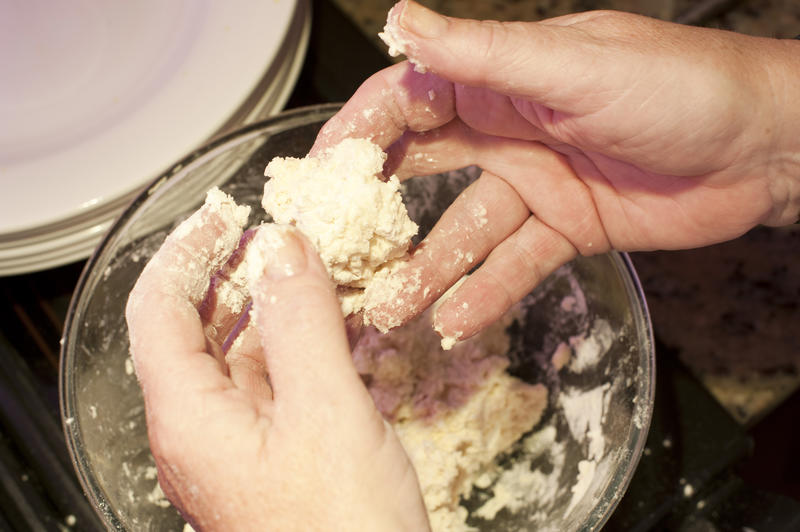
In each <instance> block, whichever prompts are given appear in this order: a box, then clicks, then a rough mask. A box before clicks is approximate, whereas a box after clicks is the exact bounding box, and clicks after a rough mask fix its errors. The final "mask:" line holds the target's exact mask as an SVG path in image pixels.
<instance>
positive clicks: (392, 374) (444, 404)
mask: <svg viewBox="0 0 800 532" xmlns="http://www.w3.org/2000/svg"><path fill="white" fill-rule="evenodd" d="M430 314H431V311H430V310H429V311H428V312H427V313H425V314H424V315H423V316H421V317H420V318H417V319H416V320H413V321H411V322H409V323H408V324H406V325H404V326H403V327H400V328H398V329H395V330H393V331H390V332H389V333H387V334H381V333H379V332H378V331H377V330H376V329H368V330H366V331H365V332H364V334H363V337H362V339H361V341H360V342H359V343H358V345H357V346H356V347H355V349H354V351H353V361H354V363H355V366H356V369H357V370H358V372H359V374H361V375H362V378H363V379H364V381H365V383H366V384H367V388H368V390H369V392H370V394H371V395H372V397H373V400H374V402H375V405H376V406H377V408H378V410H379V411H380V412H381V413H382V414H383V416H384V417H385V418H386V419H387V420H389V421H391V422H392V424H393V427H394V430H395V432H396V433H397V435H398V437H399V438H400V441H401V442H402V443H403V446H404V448H405V449H406V452H407V454H408V456H409V458H410V459H411V462H412V464H413V465H414V468H415V470H416V472H417V477H418V479H419V482H420V488H421V490H422V494H423V498H424V501H425V505H426V507H427V509H428V515H429V518H430V522H431V526H432V528H433V530H434V531H445V530H468V529H469V527H468V526H467V525H466V518H467V510H466V508H464V507H463V506H461V505H460V504H459V502H460V499H461V498H462V497H467V496H469V494H470V493H471V491H472V489H473V485H475V484H476V483H478V484H481V483H482V482H481V481H482V480H483V481H484V483H485V482H486V479H485V478H484V475H485V474H486V470H487V469H491V468H492V467H494V466H493V462H494V460H495V458H496V457H497V456H498V455H500V454H501V453H502V452H504V451H506V450H508V449H509V448H510V447H511V445H512V444H513V443H514V442H515V441H517V440H518V439H519V438H520V436H522V434H524V433H525V432H527V431H529V430H530V429H531V428H533V426H534V425H535V424H536V423H537V422H538V420H539V418H540V417H541V414H542V412H543V410H544V408H545V406H546V404H547V389H546V388H545V387H544V386H542V385H532V384H527V383H525V382H523V381H521V380H519V379H517V378H515V377H512V376H510V375H509V374H508V373H506V371H505V370H506V368H507V367H508V364H509V361H508V358H507V357H506V353H507V351H508V349H509V339H508V336H507V334H506V333H505V329H506V327H507V326H508V325H509V324H510V321H511V319H512V317H513V314H509V315H508V316H506V317H505V318H504V319H503V320H501V321H499V322H497V323H495V324H493V325H491V326H490V327H489V328H487V329H486V330H484V331H483V332H481V333H480V334H478V335H476V336H475V337H473V338H470V339H468V340H465V341H463V342H460V343H459V344H457V345H456V346H455V347H454V349H453V350H452V351H450V352H447V353H445V352H444V351H443V350H442V349H441V347H440V346H439V337H438V336H437V335H436V334H435V333H434V332H433V330H432V328H431V326H430V319H431V318H430Z"/></svg>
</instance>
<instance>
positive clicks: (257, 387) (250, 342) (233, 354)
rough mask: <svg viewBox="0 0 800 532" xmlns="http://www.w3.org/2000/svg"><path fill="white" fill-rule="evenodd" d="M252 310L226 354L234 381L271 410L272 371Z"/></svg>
mask: <svg viewBox="0 0 800 532" xmlns="http://www.w3.org/2000/svg"><path fill="white" fill-rule="evenodd" d="M247 312H248V313H247V314H245V315H244V316H243V317H242V320H241V321H242V322H241V323H240V328H241V330H239V331H237V334H236V337H235V338H234V339H233V340H232V341H231V342H230V346H228V348H227V350H226V354H225V363H226V364H227V366H228V372H229V374H230V378H231V380H232V381H233V384H234V385H235V386H236V387H237V388H239V389H240V390H244V391H246V392H248V394H250V396H251V397H254V398H257V401H258V402H257V404H258V405H259V407H260V408H261V410H262V413H264V411H266V410H268V409H269V408H270V406H269V405H270V404H271V402H272V387H271V386H270V381H269V371H268V369H267V362H266V359H265V358H264V351H263V349H262V347H261V334H260V333H259V331H258V327H256V325H255V323H254V322H253V321H252V320H250V319H249V318H250V316H249V309H248V311H247Z"/></svg>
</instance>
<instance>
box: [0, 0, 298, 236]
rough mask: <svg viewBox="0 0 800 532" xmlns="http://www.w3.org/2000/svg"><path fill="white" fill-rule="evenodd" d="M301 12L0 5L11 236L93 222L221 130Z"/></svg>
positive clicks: (0, 225) (247, 7) (247, 4)
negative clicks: (105, 207)
mask: <svg viewBox="0 0 800 532" xmlns="http://www.w3.org/2000/svg"><path fill="white" fill-rule="evenodd" d="M296 4H297V2H296V1H294V0H267V1H263V0H252V1H248V0H229V1H226V2H212V1H210V0H205V1H204V0H183V1H177V0H175V1H170V2H161V1H158V0H138V1H137V2H125V1H121V0H118V1H106V0H73V1H72V2H51V1H48V0H17V1H13V0H11V1H4V2H0V72H3V75H2V77H3V82H2V83H0V187H2V189H3V193H2V194H0V237H4V238H5V239H6V240H9V239H12V240H13V237H14V235H15V234H20V235H23V234H27V235H30V233H31V232H36V231H37V229H40V228H42V227H44V226H49V225H54V224H58V222H59V221H63V220H67V219H69V218H72V217H76V216H78V217H80V216H81V215H82V214H83V213H91V211H92V209H93V208H96V207H98V206H99V205H101V204H104V203H106V202H109V201H112V200H113V199H114V198H118V197H120V196H123V195H125V194H126V193H130V192H131V191H132V190H134V189H136V188H138V187H140V186H141V185H143V184H144V183H147V182H149V181H150V180H151V179H152V178H153V177H154V176H156V175H157V174H158V173H160V172H161V171H162V170H163V169H165V168H166V167H167V166H168V165H169V164H171V163H172V162H174V161H175V160H176V159H177V158H179V157H181V156H182V155H184V154H185V153H187V152H189V151H190V150H191V149H193V148H195V147H197V146H198V145H200V144H201V143H202V142H203V141H205V140H207V139H208V138H209V137H210V136H212V135H213V134H214V133H215V132H217V131H219V129H220V128H221V127H222V126H223V125H224V124H226V123H227V122H228V121H229V120H230V118H231V116H232V115H234V113H235V112H236V110H238V109H239V107H241V106H242V105H243V103H244V102H245V101H246V100H247V98H248V97H249V96H251V93H252V92H253V90H254V89H255V88H256V86H257V85H258V83H259V81H261V80H262V77H263V76H264V74H265V72H266V71H267V70H268V69H269V68H270V66H271V65H272V64H273V63H274V62H275V61H276V57H275V56H276V54H277V52H278V50H280V48H281V46H282V44H283V43H284V40H285V38H286V33H287V31H288V28H289V25H290V22H291V20H292V16H293V14H294V10H295V7H296Z"/></svg>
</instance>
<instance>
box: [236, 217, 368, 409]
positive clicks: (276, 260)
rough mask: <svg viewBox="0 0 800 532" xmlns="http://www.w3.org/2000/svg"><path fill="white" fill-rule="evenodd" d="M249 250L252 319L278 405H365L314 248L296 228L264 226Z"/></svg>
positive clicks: (336, 305) (331, 290) (335, 301)
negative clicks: (353, 401) (346, 402)
mask: <svg viewBox="0 0 800 532" xmlns="http://www.w3.org/2000/svg"><path fill="white" fill-rule="evenodd" d="M250 247H251V250H248V260H249V261H250V264H249V270H248V277H249V288H250V293H251V295H252V298H253V309H252V312H253V314H251V319H254V320H255V323H256V326H257V327H258V329H259V332H260V335H261V344H262V347H263V349H264V355H265V358H266V362H267V367H268V369H269V373H270V379H271V384H272V388H273V392H274V397H275V401H276V402H281V401H286V402H290V401H291V402H294V404H301V403H297V402H296V401H297V400H301V401H303V404H307V403H308V401H319V400H322V401H324V403H326V404H327V403H330V401H331V399H333V398H336V401H337V402H341V401H344V400H347V398H355V399H356V400H357V401H363V399H364V397H363V395H364V394H366V393H367V392H366V390H365V389H364V386H363V384H362V383H361V380H360V378H359V376H358V374H357V372H356V371H355V368H354V366H353V362H352V358H351V355H350V348H349V344H348V340H347V335H346V334H345V327H344V319H343V317H342V311H341V308H340V306H339V301H338V299H337V298H336V292H335V289H334V286H333V284H332V283H331V281H330V280H329V278H328V274H327V271H326V270H325V267H324V266H323V265H322V262H321V261H320V259H319V256H318V255H317V253H316V251H315V250H314V248H313V246H312V245H311V244H310V242H309V241H308V240H307V239H306V238H305V237H304V236H303V235H302V234H301V233H300V231H299V230H297V229H295V228H294V227H292V226H283V225H278V224H266V225H263V226H261V227H260V228H259V229H258V231H257V232H256V235H255V237H254V238H253V241H252V242H251V244H250ZM368 404H369V403H368Z"/></svg>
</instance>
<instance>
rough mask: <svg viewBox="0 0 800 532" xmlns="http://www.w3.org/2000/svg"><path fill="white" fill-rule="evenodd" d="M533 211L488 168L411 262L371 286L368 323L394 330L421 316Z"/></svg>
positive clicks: (461, 197)
mask: <svg viewBox="0 0 800 532" xmlns="http://www.w3.org/2000/svg"><path fill="white" fill-rule="evenodd" d="M529 214H530V212H529V211H528V208H527V207H526V205H525V203H524V202H523V201H522V200H521V199H520V197H519V195H518V194H517V192H516V191H515V190H514V189H513V188H512V187H511V186H510V185H509V184H508V183H507V182H506V181H504V180H503V179H501V178H499V177H497V176H495V175H493V174H491V173H489V172H484V173H483V174H482V175H481V177H480V178H478V179H477V180H476V181H475V182H474V183H472V184H471V185H470V186H469V187H467V188H466V189H465V190H464V191H463V192H462V193H461V194H460V195H459V196H458V197H457V198H456V200H455V201H454V202H453V204H452V205H451V206H450V207H448V209H447V210H446V211H445V212H444V214H442V216H441V218H440V219H439V221H438V222H437V223H436V225H435V226H434V228H433V229H432V230H431V232H430V233H429V234H428V236H426V237H425V240H424V241H423V242H422V243H421V244H420V245H419V246H418V247H417V248H416V249H415V250H414V251H413V253H412V256H411V258H410V260H409V261H407V262H406V263H403V264H402V265H401V266H400V267H399V269H398V270H397V271H396V272H393V273H392V275H390V276H388V278H387V279H386V280H385V281H383V280H382V279H381V278H377V279H375V280H373V282H372V283H371V285H369V286H368V287H367V289H366V291H365V298H366V304H365V307H364V314H365V321H366V322H368V323H371V324H373V325H375V326H376V327H378V329H380V330H388V329H391V328H393V327H396V326H398V325H402V324H403V323H405V322H406V321H408V320H409V319H411V318H412V317H413V316H415V315H417V314H419V313H420V312H421V311H422V310H424V309H425V308H427V307H428V306H429V305H430V304H431V303H432V302H433V301H435V300H436V299H437V298H438V297H439V296H440V295H441V294H442V293H444V291H445V290H447V288H448V287H449V286H451V285H452V284H453V283H455V282H456V281H457V280H458V279H459V278H461V277H462V276H463V275H464V273H465V272H467V271H468V270H469V269H471V268H472V267H473V266H475V265H476V264H478V263H479V262H480V261H481V260H483V258H484V257H486V256H487V255H488V254H489V252H490V251H491V250H492V249H493V248H494V247H495V246H496V245H498V244H499V243H500V242H502V241H503V240H505V239H506V238H507V237H508V236H509V235H511V234H512V233H513V232H514V231H515V230H516V229H517V228H519V226H520V225H522V223H523V222H524V221H525V219H526V218H527V217H528V216H529Z"/></svg>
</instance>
